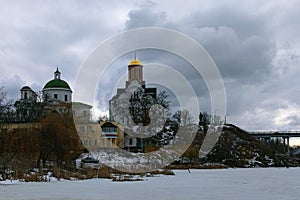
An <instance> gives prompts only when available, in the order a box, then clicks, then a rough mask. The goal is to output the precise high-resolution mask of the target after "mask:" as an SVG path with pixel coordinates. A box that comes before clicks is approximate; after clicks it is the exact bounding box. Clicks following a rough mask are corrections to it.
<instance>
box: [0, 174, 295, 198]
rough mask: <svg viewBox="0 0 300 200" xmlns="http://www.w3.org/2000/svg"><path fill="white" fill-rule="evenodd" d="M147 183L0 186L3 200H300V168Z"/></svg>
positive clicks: (149, 180)
mask: <svg viewBox="0 0 300 200" xmlns="http://www.w3.org/2000/svg"><path fill="white" fill-rule="evenodd" d="M175 173H176V176H161V177H152V178H147V180H145V181H142V182H112V181H111V180H105V179H92V180H85V181H57V182H48V183H18V184H14V185H0V199H5V200H9V199H22V200H27V199H43V200H45V199H49V200H50V199H64V200H65V199H66V200H67V199H72V200H77V199H107V200H108V199H122V200H126V199H132V200H133V199H141V200H148V199H151V200H155V199H170V200H171V199H172V200H173V199H180V200H189V199H197V200H200V199H205V200H210V199H211V200H218V199H220V200H227V199H228V200H274V199H276V200H277V199H278V200H299V199H300V168H289V169H286V168H268V169H265V168H255V169H224V170H191V173H190V174H189V173H188V171H186V170H183V171H181V170H175Z"/></svg>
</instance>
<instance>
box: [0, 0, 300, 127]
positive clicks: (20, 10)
mask: <svg viewBox="0 0 300 200" xmlns="http://www.w3.org/2000/svg"><path fill="white" fill-rule="evenodd" d="M299 8H300V3H299V1H296V0H295V1H293V0H289V1H288V2H286V1H283V0H282V1H276V0H273V1H259V0H257V1H255V0H254V1H252V0H251V1H199V0H195V1H157V2H156V1H114V0H111V1H98V0H97V1H96V0H95V1H48V2H46V1H1V3H0V16H1V17H0V28H1V31H0V38H1V39H0V70H1V74H0V85H1V86H5V88H6V90H7V92H8V94H9V97H10V98H13V99H16V98H18V96H19V89H20V88H21V87H22V86H23V85H29V86H31V87H32V88H33V89H34V90H36V91H39V90H41V89H42V87H43V86H44V84H45V83H46V82H47V81H48V80H50V79H52V78H53V72H54V71H55V68H56V66H59V68H60V71H61V72H62V78H63V79H64V80H66V81H67V82H68V83H69V84H70V85H71V87H73V85H74V81H75V77H76V75H77V71H78V70H79V67H80V65H81V64H82V63H83V62H84V60H85V59H86V58H87V56H88V55H89V54H90V52H91V51H92V50H93V49H94V48H95V47H96V46H97V45H98V44H99V43H101V42H103V41H104V40H105V39H107V38H108V37H110V36H112V35H114V34H117V33H120V32H121V31H125V30H130V29H133V28H137V27H149V26H155V27H166V28H171V29H174V30H177V31H180V32H183V33H185V34H187V35H188V36H190V37H192V38H194V39H195V40H196V41H197V42H199V43H200V44H201V45H203V47H204V48H205V49H206V50H207V52H208V53H209V54H210V56H211V57H212V58H213V60H214V61H215V63H216V64H217V66H218V68H219V70H220V72H221V74H222V77H223V81H224V83H225V89H226V95H227V113H228V122H230V123H234V124H237V125H239V126H241V127H242V128H244V129H247V130H261V129H267V130H273V129H283V130H295V129H297V130H300V100H299V94H300V78H299V74H300V66H299V64H300V58H299V52H300V39H299V35H300V21H299V19H300V10H299ZM154 55H155V54H154ZM151 59H152V60H153V58H151ZM154 60H155V58H154ZM144 61H145V62H147V58H145V60H144ZM127 64H128V63H125V64H124V68H125V71H126V65H127Z"/></svg>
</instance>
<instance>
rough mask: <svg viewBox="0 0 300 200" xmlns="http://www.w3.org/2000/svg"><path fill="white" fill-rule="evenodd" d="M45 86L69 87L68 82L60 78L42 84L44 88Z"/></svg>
mask: <svg viewBox="0 0 300 200" xmlns="http://www.w3.org/2000/svg"><path fill="white" fill-rule="evenodd" d="M46 88H65V89H71V88H70V86H69V85H68V83H67V82H66V81H64V80H61V79H53V80H51V81H49V82H48V83H46V85H45V86H44V89H46Z"/></svg>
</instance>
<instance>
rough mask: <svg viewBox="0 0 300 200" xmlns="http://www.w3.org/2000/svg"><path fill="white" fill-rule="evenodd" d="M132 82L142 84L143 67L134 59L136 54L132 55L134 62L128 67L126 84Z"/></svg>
mask: <svg viewBox="0 0 300 200" xmlns="http://www.w3.org/2000/svg"><path fill="white" fill-rule="evenodd" d="M133 80H137V81H138V82H139V83H140V84H142V83H143V65H142V63H141V62H140V61H139V60H137V59H136V54H134V60H132V61H131V62H130V63H129V65H128V82H129V83H131V82H132V81H133Z"/></svg>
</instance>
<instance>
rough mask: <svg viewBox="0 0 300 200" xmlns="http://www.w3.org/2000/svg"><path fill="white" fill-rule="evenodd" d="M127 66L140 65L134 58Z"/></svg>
mask: <svg viewBox="0 0 300 200" xmlns="http://www.w3.org/2000/svg"><path fill="white" fill-rule="evenodd" d="M129 65H142V63H141V61H139V60H137V59H136V58H135V59H134V60H132V61H131V62H130V64H129Z"/></svg>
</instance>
